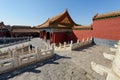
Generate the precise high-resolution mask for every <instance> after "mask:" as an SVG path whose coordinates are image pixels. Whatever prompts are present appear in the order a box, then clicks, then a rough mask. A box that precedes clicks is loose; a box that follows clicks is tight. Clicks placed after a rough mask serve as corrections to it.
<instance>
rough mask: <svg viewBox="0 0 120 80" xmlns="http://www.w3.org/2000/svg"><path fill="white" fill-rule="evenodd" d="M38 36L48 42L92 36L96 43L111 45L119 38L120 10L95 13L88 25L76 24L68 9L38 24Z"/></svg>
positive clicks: (85, 38) (67, 40) (60, 41)
mask: <svg viewBox="0 0 120 80" xmlns="http://www.w3.org/2000/svg"><path fill="white" fill-rule="evenodd" d="M36 28H39V29H40V37H41V38H43V39H45V40H50V43H63V42H69V41H70V40H73V41H76V40H77V39H79V40H80V41H82V39H84V40H87V39H89V38H91V37H93V38H94V42H95V43H96V44H101V43H102V44H103V45H104V44H106V45H113V44H114V43H116V42H117V40H119V39H120V11H117V12H110V13H106V14H97V15H95V16H94V17H93V23H92V24H90V25H88V26H83V25H79V24H76V23H75V22H74V21H73V20H72V18H71V17H70V15H69V13H68V10H66V11H65V12H63V13H61V14H59V15H57V16H55V17H53V18H48V20H47V21H46V22H44V23H43V24H41V25H38V26H37V27H36Z"/></svg>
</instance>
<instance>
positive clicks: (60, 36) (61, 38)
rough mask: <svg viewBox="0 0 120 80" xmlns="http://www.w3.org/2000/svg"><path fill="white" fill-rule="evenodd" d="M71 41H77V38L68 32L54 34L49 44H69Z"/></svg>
mask: <svg viewBox="0 0 120 80" xmlns="http://www.w3.org/2000/svg"><path fill="white" fill-rule="evenodd" d="M71 40H73V41H76V40H77V38H76V36H75V35H74V34H73V32H69V33H66V32H54V33H53V37H52V40H51V42H54V43H59V42H61V43H64V42H70V41H71Z"/></svg>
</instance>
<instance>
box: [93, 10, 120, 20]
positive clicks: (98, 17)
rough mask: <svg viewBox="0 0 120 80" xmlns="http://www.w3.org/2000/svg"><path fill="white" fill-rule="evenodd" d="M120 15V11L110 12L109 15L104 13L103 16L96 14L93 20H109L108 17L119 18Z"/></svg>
mask: <svg viewBox="0 0 120 80" xmlns="http://www.w3.org/2000/svg"><path fill="white" fill-rule="evenodd" d="M119 15H120V10H119V11H115V12H108V13H103V14H96V15H95V16H94V17H93V19H102V18H108V17H114V16H119Z"/></svg>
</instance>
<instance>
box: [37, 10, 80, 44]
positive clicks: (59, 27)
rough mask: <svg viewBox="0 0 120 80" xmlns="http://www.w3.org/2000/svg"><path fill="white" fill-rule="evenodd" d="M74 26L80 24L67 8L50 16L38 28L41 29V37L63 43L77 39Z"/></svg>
mask: <svg viewBox="0 0 120 80" xmlns="http://www.w3.org/2000/svg"><path fill="white" fill-rule="evenodd" d="M74 26H80V25H78V24H76V23H75V22H74V21H73V20H72V18H71V17H70V15H69V13H68V11H67V10H66V11H65V12H63V13H61V14H59V15H57V16H55V17H53V18H48V20H47V21H46V22H44V23H43V24H41V25H38V26H37V27H36V28H39V29H40V37H41V38H44V39H45V40H47V39H49V40H50V43H59V42H61V43H63V42H69V41H70V40H74V41H76V40H77V38H76V37H75V35H74V34H73V32H72V28H73V27H74Z"/></svg>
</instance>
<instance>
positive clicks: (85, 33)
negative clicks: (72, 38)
mask: <svg viewBox="0 0 120 80" xmlns="http://www.w3.org/2000/svg"><path fill="white" fill-rule="evenodd" d="M73 33H74V34H75V35H76V37H77V39H79V40H80V41H82V40H83V38H84V39H85V40H87V38H91V37H92V30H73Z"/></svg>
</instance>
